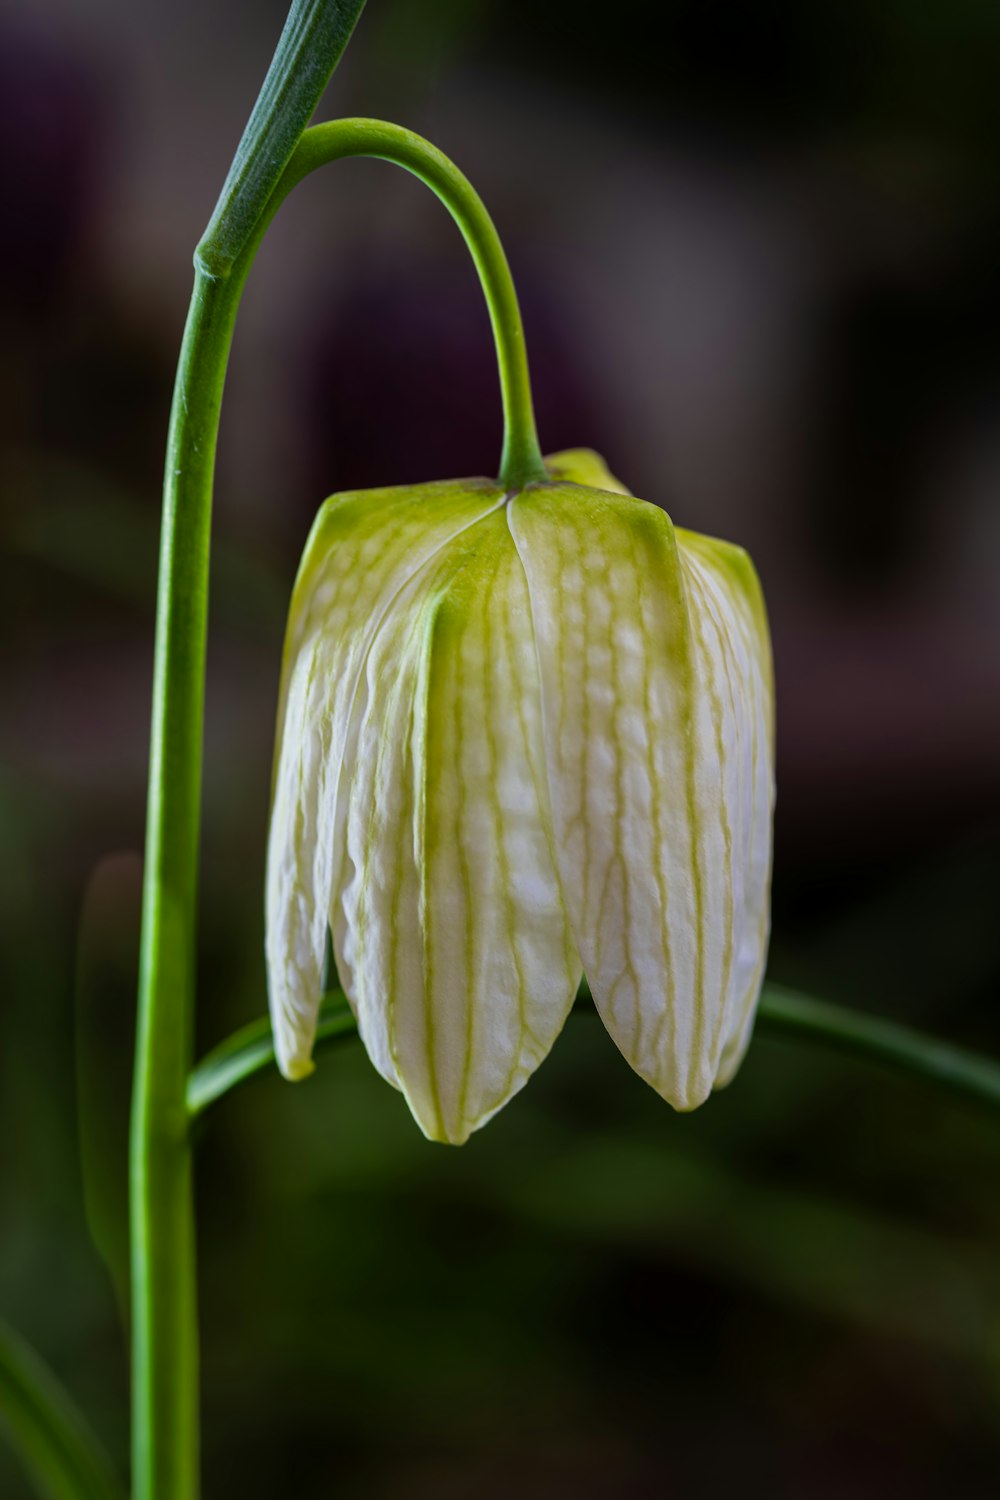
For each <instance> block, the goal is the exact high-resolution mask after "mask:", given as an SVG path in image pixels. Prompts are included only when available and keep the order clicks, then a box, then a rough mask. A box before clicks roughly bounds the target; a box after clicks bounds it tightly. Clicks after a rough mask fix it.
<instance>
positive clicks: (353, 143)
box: [272, 119, 547, 489]
mask: <svg viewBox="0 0 1000 1500" xmlns="http://www.w3.org/2000/svg"><path fill="white" fill-rule="evenodd" d="M348 156H371V157H378V158H380V159H381V160H382V161H390V162H394V163H395V164H396V166H399V167H404V168H405V169H406V170H407V171H408V172H412V173H413V175H414V176H415V177H419V178H420V180H421V182H423V183H425V184H426V186H427V187H429V188H430V189H431V191H432V192H433V193H436V194H437V196H438V197H439V198H440V200H441V202H442V203H443V204H444V206H445V208H447V210H448V212H449V213H450V214H451V216H452V218H453V219H454V220H455V222H456V224H457V225H458V227H459V229H460V230H461V231H462V235H463V236H464V239H465V243H466V244H467V245H468V247H469V250H470V252H471V254H472V258H473V260H474V261H475V264H476V269H477V271H478V272H479V279H480V282H481V283H482V288H483V294H484V296H485V298H486V304H487V307H488V308H489V314H490V322H491V324H492V326H493V338H494V341H495V343H496V352H497V363H498V366H499V371H500V392H501V396H502V399H503V414H504V439H503V453H502V455H501V459H500V482H501V483H502V484H503V485H504V486H505V487H506V488H507V489H518V488H520V487H521V486H522V485H525V484H530V483H532V482H535V481H542V480H545V479H546V478H547V475H546V472H545V465H544V464H543V462H542V452H541V449H540V447H539V445H538V434H537V432H536V430H535V414H534V408H533V405H532V400H531V380H530V377H529V374H528V358H527V353H526V351H525V346H524V330H523V328H522V325H521V312H520V308H519V306H518V301H517V293H516V291H515V290H514V282H513V280H512V278H511V274H510V267H509V265H508V264H507V257H506V255H505V254H504V251H503V246H502V245H501V243H500V239H499V236H498V235H497V232H496V229H495V227H494V225H493V221H492V219H491V218H490V216H489V214H488V213H487V212H486V209H485V207H484V206H483V202H482V199H481V198H480V197H479V195H478V193H477V192H476V191H475V189H474V188H473V187H472V184H471V183H470V182H469V181H468V179H467V178H466V177H463V175H462V173H461V172H460V171H459V170H458V168H457V167H456V166H455V165H454V164H453V163H452V162H450V161H449V160H448V158H447V157H446V156H445V155H444V154H443V153H442V152H440V151H439V150H438V149H437V147H436V146H432V145H431V144H430V143H429V142H428V141H425V140H424V139H423V138H422V137H421V136H419V135H414V133H413V131H412V130H404V129H403V128H402V126H400V125H390V124H387V123H386V122H385V121H383V120H364V119H358V120H332V121H330V122H329V123H328V124H325V125H314V126H313V127H312V129H311V130H307V131H306V132H305V134H304V135H303V137H302V139H301V140H300V142H299V144H298V146H297V148H296V150H295V153H294V155H293V156H292V158H291V161H290V162H289V164H288V169H287V171H286V173H285V176H284V178H283V179H282V181H281V182H280V183H279V185H278V188H277V190H276V195H275V201H274V203H273V205H272V207H273V208H274V209H276V208H277V205H278V203H279V202H280V201H281V199H282V198H283V197H284V196H285V194H286V193H288V192H289V191H290V190H291V188H292V187H293V186H294V185H295V183H296V182H299V181H300V180H301V179H302V178H303V177H305V176H306V175H307V174H308V173H309V172H313V171H315V170H316V168H317V167H320V166H323V165H324V164H325V163H327V162H331V161H339V160H340V159H342V158H343V157H348Z"/></svg>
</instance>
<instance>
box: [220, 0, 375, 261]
mask: <svg viewBox="0 0 1000 1500" xmlns="http://www.w3.org/2000/svg"><path fill="white" fill-rule="evenodd" d="M364 3H365V0H293V3H292V6H291V9H290V10H289V12H288V19H287V20H286V22H285V25H284V29H283V30H282V33H281V36H280V37H279V39H278V45H277V47H276V48H275V52H274V56H273V58H272V59H271V64H270V67H269V68H268V70H267V75H266V77H265V79H264V83H263V86H262V87H261V91H260V94H259V95H258V97H257V102H256V104H255V105H254V107H253V112H252V113H251V115H250V118H249V120H248V121H247V126H246V129H245V130H244V132H243V136H242V139H241V140H240V143H239V145H238V146H237V148H236V155H235V156H234V157H233V164H232V166H231V167H230V168H229V173H228V175H227V177H226V180H225V182H224V184H223V187H222V192H221V193H220V194H219V201H218V203H217V204H216V206H215V211H214V213H213V214H212V219H211V222H210V223H209V226H208V228H207V229H206V230H205V233H204V235H203V236H202V239H201V243H200V244H199V246H198V249H197V250H196V252H195V260H196V262H197V264H198V265H200V266H201V267H202V268H203V269H204V270H206V271H208V272H209V274H210V275H212V276H223V275H225V274H226V272H227V271H228V270H229V269H230V268H231V267H232V266H233V265H234V264H235V262H236V261H237V260H238V259H239V256H240V254H241V253H242V251H243V250H244V249H245V248H246V246H247V244H248V243H249V241H250V238H251V236H252V234H253V232H254V229H255V228H256V227H257V221H258V220H259V219H260V217H261V215H262V214H263V212H264V210H265V208H266V207H267V204H268V201H269V199H270V197H271V194H272V193H273V192H274V189H275V187H276V186H277V184H278V181H279V179H280V177H281V174H282V172H283V171H284V170H285V167H286V166H287V165H288V162H289V160H290V159H291V156H292V152H293V151H294V150H295V147H296V146H297V145H298V142H299V137H300V136H301V134H302V132H303V130H305V128H306V126H307V125H308V124H309V121H310V120H311V119H312V117H313V113H314V112H315V109H316V106H317V104H318V103H319V101H320V96H321V95H322V93H323V90H324V89H325V88H326V85H327V82H328V81H329V78H330V75H331V73H332V72H333V70H334V68H335V67H336V66H337V63H338V62H339V61H340V58H341V54H342V53H343V51H344V48H345V47H346V46H347V43H348V42H349V41H350V39H351V33H352V31H353V30H354V27H355V24H356V22H357V19H358V17H359V15H360V14H361V11H362V9H363V7H364Z"/></svg>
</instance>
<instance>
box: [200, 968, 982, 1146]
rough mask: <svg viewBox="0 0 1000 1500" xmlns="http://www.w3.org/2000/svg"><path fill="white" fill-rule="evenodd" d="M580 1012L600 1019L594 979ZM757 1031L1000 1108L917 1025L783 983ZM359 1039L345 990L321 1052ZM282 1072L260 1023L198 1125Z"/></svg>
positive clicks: (325, 1007) (203, 1084)
mask: <svg viewBox="0 0 1000 1500" xmlns="http://www.w3.org/2000/svg"><path fill="white" fill-rule="evenodd" d="M575 1009H576V1010H577V1011H578V1012H579V1011H582V1012H589V1013H590V1014H591V1015H596V1014H597V1012H596V1010H594V1009H593V1006H592V1002H591V997H590V990H589V988H588V986H587V982H586V980H584V982H583V983H582V984H581V986H580V991H579V994H578V995H577V999H576V1006H575ZM757 1031H758V1033H759V1034H762V1035H765V1036H781V1037H787V1038H788V1039H789V1040H791V1041H801V1042H809V1043H818V1044H819V1046H821V1047H829V1048H830V1049H832V1050H833V1051H836V1052H842V1053H846V1054H849V1055H851V1056H854V1057H861V1058H864V1059H866V1060H867V1061H869V1062H876V1063H882V1064H884V1065H885V1066H886V1067H889V1068H892V1069H893V1070H894V1071H895V1072H897V1073H903V1074H909V1075H910V1076H911V1077H915V1078H922V1079H924V1080H925V1081H927V1082H931V1083H936V1084H939V1085H941V1086H942V1087H944V1088H947V1089H951V1090H952V1091H953V1092H955V1093H958V1094H963V1095H965V1097H966V1098H969V1099H973V1100H976V1101H977V1102H978V1103H980V1104H986V1105H988V1106H989V1107H990V1108H992V1109H996V1110H1000V1063H996V1062H994V1061H993V1060H992V1059H990V1058H987V1057H981V1056H979V1055H978V1054H977V1053H975V1052H969V1051H966V1050H965V1049H963V1048H960V1047H953V1046H951V1044H950V1043H948V1042H942V1041H940V1040H939V1039H938V1038H937V1037H932V1036H925V1035H923V1034H922V1033H921V1032H919V1031H914V1030H912V1029H911V1028H910V1027H909V1026H901V1025H899V1024H898V1023H897V1022H895V1021H884V1020H881V1019H879V1018H877V1017H875V1016H865V1015H861V1014H860V1013H859V1012H858V1011H852V1010H847V1009H845V1008H844V1007H843V1006H840V1005H829V1004H827V1003H826V1002H825V1001H822V1000H813V999H811V998H810V997H809V996H807V995H800V994H798V993H796V992H795V991H794V990H786V989H784V988H783V987H782V986H780V985H776V984H768V985H765V987H764V991H763V993H762V995H761V999H760V1008H759V1011H758V1013H757ZM356 1035H357V1027H356V1026H355V1022H354V1017H353V1015H352V1014H351V1009H350V1006H349V1005H348V1003H347V1000H346V999H345V997H344V995H343V993H342V991H340V990H331V991H330V993H329V994H327V995H325V996H324V997H323V1003H322V1006H321V1007H320V1015H319V1025H318V1027H317V1031H316V1044H315V1045H316V1049H317V1050H322V1049H324V1048H326V1047H329V1046H331V1045H332V1044H333V1043H335V1042H341V1041H344V1040H346V1039H347V1038H349V1037H352V1036H356ZM272 1066H274V1042H273V1039H272V1036H271V1023H270V1021H269V1020H268V1019H267V1017H266V1016H265V1017H262V1018H261V1020H259V1021H253V1022H251V1024H250V1025H249V1026H244V1027H243V1028H242V1030H240V1031H237V1032H235V1033H234V1034H233V1035H232V1036H231V1037H229V1038H228V1039H227V1040H226V1041H224V1042H222V1043H221V1045H220V1046H218V1047H215V1048H213V1050H212V1051H211V1052H209V1053H208V1055H207V1056H206V1057H204V1058H203V1059H202V1060H201V1062H200V1063H199V1064H198V1066H197V1067H196V1068H194V1069H193V1070H192V1072H191V1076H190V1079H189V1080H188V1094H187V1099H188V1109H189V1110H190V1112H191V1116H192V1119H194V1118H197V1117H198V1116H199V1115H201V1114H203V1113H204V1111H205V1110H206V1109H208V1107H209V1105H211V1104H214V1103H215V1102H216V1100H217V1099H221V1098H222V1097H223V1095H225V1094H227V1093H228V1092H229V1091H230V1089H233V1088H235V1087H237V1085H239V1084H241V1083H245V1082H247V1081H248V1080H249V1079H250V1078H254V1077H256V1075H257V1074H258V1073H262V1072H266V1071H268V1070H269V1069H270V1068H271V1067H272Z"/></svg>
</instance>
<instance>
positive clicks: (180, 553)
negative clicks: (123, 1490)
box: [130, 120, 545, 1500]
mask: <svg viewBox="0 0 1000 1500" xmlns="http://www.w3.org/2000/svg"><path fill="white" fill-rule="evenodd" d="M348 156H375V157H379V158H382V159H383V160H386V161H392V162H395V163H397V164H398V165H400V166H403V167H405V168H406V169H407V170H408V171H410V172H412V173H414V174H415V175H416V176H417V177H419V178H420V179H421V180H422V181H424V182H425V183H426V184H427V185H428V186H429V187H430V188H432V190H433V191H434V192H435V193H436V194H437V196H438V197H439V198H440V199H441V200H442V202H443V203H444V204H445V205H446V207H447V208H448V209H449V211H450V212H451V214H452V216H453V217H454V218H455V220H456V221H457V223H458V225H459V228H460V229H461V231H462V233H463V235H464V236H465V240H466V243H467V244H468V246H469V248H470V250H471V251H472V254H473V257H474V259H475V262H476V266H477V268H478V270H479V274H480V278H481V281H482V284H483V290H484V292H485V295H486V301H487V304H488V306H489V311H490V317H491V320H492V324H493V332H494V337H495V340H496V346H497V355H498V360H499V365H500V382H501V389H502V392H503V403H504V418H505V436H504V449H503V459H502V464H501V478H502V481H503V482H504V483H505V484H506V485H508V486H509V487H514V486H517V485H520V484H524V483H527V482H530V481H531V480H534V479H541V478H544V476H545V470H544V467H543V464H542V459H541V453H540V450H539V447H538V440H537V437H536V434H535V425H534V417H533V414H532V405H531V389H530V384H529V380H528V368H527V361H526V358H525V353H524V339H523V334H522V330H521V320H520V314H519V312H518V306H517V298H516V295H515V292H514V287H513V283H512V281H511V277H510V271H509V269H508V266H507V261H506V258H505V257H504V253H503V250H502V248H501V246H500V242H499V240H498V238H497V235H496V231H495V229H494V228H493V225H492V223H491V221H490V219H489V216H488V215H487V213H486V210H485V209H484V207H483V205H482V203H481V201H480V200H479V198H478V197H477V195H476V194H475V192H474V191H473V189H472V188H471V186H470V185H469V183H468V182H467V181H466V179H465V178H464V177H463V176H462V175H461V173H460V172H458V171H457V169H456V168H455V167H453V166H452V164H451V163H450V162H449V161H448V159H447V157H445V156H443V155H442V154H441V152H439V151H437V150H436V149H435V148H434V147H433V146H431V145H429V144H428V142H426V141H424V140H421V138H420V137H419V136H416V135H413V134H412V132H410V131H408V130H403V129H401V128H400V127H399V126H396V125H387V124H384V123H383V122H381V121H375V120H339V121H335V122H333V123H332V124H329V125H322V126H318V127H316V128H315V129H313V130H309V131H307V132H306V133H305V135H304V136H303V137H302V139H301V140H300V142H299V144H298V146H297V147H296V149H295V151H294V153H293V155H292V158H291V161H290V162H289V164H288V167H287V168H286V170H285V172H284V174H283V176H282V178H281V181H280V182H279V183H278V186H277V187H276V189H275V190H274V192H273V193H272V195H271V197H270V198H269V200H268V201H267V204H266V206H265V207H264V209H263V211H262V212H261V213H260V214H258V217H257V219H256V220H255V222H254V224H253V226H252V228H251V231H250V235H249V239H248V240H247V241H246V243H245V244H244V246H243V249H242V250H241V251H240V253H239V255H238V256H237V257H236V259H235V260H234V261H233V263H232V265H231V266H229V267H228V268H226V266H225V265H224V263H222V262H216V263H215V269H214V270H209V269H207V266H206V261H205V258H204V256H199V258H198V259H197V261H196V272H195V283H194V291H193V293H192V298H191V308H190V312H189V314H188V321H187V328H186V330H185V334H184V343H183V346H182V349H181V356H180V361H179V364H178V369H177V380H176V385H175V388H174V400H173V406H172V408H171V418H170V433H169V437H168V442H167V463H166V473H165V478H164V500H163V532H162V540H161V551H160V579H159V593H158V602H157V619H156V658H155V672H154V684H153V725H152V744H151V752H150V779H149V806H148V820H147V833H146V864H145V878H144V889H143V936H142V959H141V975H140V990H139V1027H138V1037H137V1049H136V1071H135V1082H134V1089H133V1109H132V1131H131V1143H130V1159H131V1168H130V1181H131V1186H130V1202H131V1207H130V1217H131V1242H132V1313H133V1424H134V1425H133V1431H134V1458H133V1469H134V1473H133V1485H134V1495H135V1500H194V1497H195V1496H196V1495H197V1492H198V1351H197V1308H196V1297H195V1237H194V1210H193V1203H192V1177H191V1147H190V1134H189V1129H188V1125H189V1117H188V1104H187V1088H188V1074H189V1071H190V1067H191V1037H192V1030H193V1025H192V1017H193V1007H194V964H195V917H196V894H197V875H198V831H199V822H200V811H201V806H200V804H201V763H202V723H203V714H204V693H205V645H206V628H207V609H208V559H209V528H210V520H211V510H212V484H213V474H214V467H215V448H216V438H217V434H218V425H219V414H220V408H221V403H222V389H223V382H224V379H225V373H226V365H227V363H228V358H229V350H230V345H231V342H232V335H233V327H234V324H235V319H236V312H237V308H238V306H239V300H240V294H241V292H242V289H243V285H244V282H245V280H246V276H247V273H248V271H249V269H250V266H251V265H252V263H253V258H254V255H255V253H256V250H257V247H258V245H259V243H260V240H261V238H262V237H263V235H264V233H265V231H266V229H267V226H268V224H269V223H270V221H271V219H272V218H273V216H274V214H275V213H276V212H277V209H278V208H279V206H280V204H281V203H282V201H283V200H284V198H285V197H286V195H287V194H288V193H289V192H290V191H291V189H292V188H293V187H294V186H295V184H296V183H297V182H299V181H301V180H302V178H303V177H305V176H307V175H308V173H310V172H312V171H314V170H315V169H316V168H317V167H320V166H323V165H324V164H325V163H327V162H330V161H336V160H339V159H340V158H341V157H348ZM220 266H221V269H220Z"/></svg>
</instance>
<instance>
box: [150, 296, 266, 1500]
mask: <svg viewBox="0 0 1000 1500" xmlns="http://www.w3.org/2000/svg"><path fill="white" fill-rule="evenodd" d="M238 297H239V285H238V283H236V282H233V281H231V280H229V279H226V278H221V279H218V280H213V279H212V278H210V277H208V276H207V275H206V274H205V273H204V272H202V271H199V272H198V273H197V275H196V278H195V287H194V293H193V296H192V299H191V310H190V313H189V316H188V323H187V329H186V331H185V335H184V343H183V346H182V349H181V357H180V363H179V365H178V370H177V383H176V386H175V390H174V402H173V408H172V412H171V422H170V434H169V438H168V443H167V464H166V475H165V480H164V510H163V536H162V542H161V552H160V582H159V594H158V603H157V621H156V659H155V671H154V685H153V726H152V744H151V755H150V773H149V807H148V813H147V827H146V864H145V875H144V889H143V921H142V955H141V967H140V985H139V1027H138V1037H137V1044H136V1069H135V1079H134V1084H133V1109H132V1132H131V1143H130V1221H131V1259H132V1355H133V1377H132V1401H133V1409H132V1423H133V1427H132V1430H133V1460H132V1462H133V1489H134V1495H135V1500H193V1497H195V1496H196V1495H197V1493H198V1343H197V1306H196V1296H195V1238H194V1207H193V1200H192V1180H191V1150H190V1140H189V1136H188V1129H187V1106H186V1089H187V1075H188V1072H189V1069H190V1060H191V1045H192V1042H191V1038H192V1013H193V1004H194V960H195V916H196V912H195V904H196V891H197V866H198V829H199V820H200V812H201V751H202V719H203V710H204V685H205V635H206V622H207V606H208V549H209V522H210V518H211V505H212V477H213V469H214V461H215V443H216V434H217V431H218V419H219V408H220V405H221V400H222V385H223V380H224V377H225V369H226V362H227V358H228V354H229V346H230V341H231V337H232V329H233V321H234V318H235V314H236V304H237V301H238Z"/></svg>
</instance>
